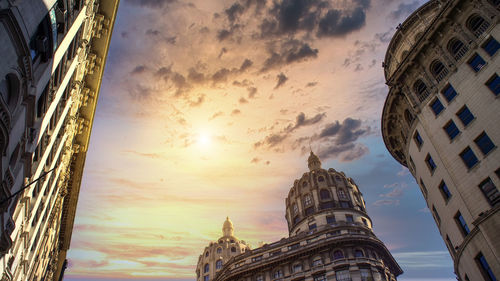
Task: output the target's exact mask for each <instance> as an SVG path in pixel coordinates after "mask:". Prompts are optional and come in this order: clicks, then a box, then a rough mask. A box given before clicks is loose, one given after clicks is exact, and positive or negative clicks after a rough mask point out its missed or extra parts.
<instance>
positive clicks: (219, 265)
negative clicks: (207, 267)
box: [215, 260, 222, 269]
mask: <svg viewBox="0 0 500 281" xmlns="http://www.w3.org/2000/svg"><path fill="white" fill-rule="evenodd" d="M221 268H222V260H217V261H216V262H215V269H221Z"/></svg>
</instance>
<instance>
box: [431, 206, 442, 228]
mask: <svg viewBox="0 0 500 281" xmlns="http://www.w3.org/2000/svg"><path fill="white" fill-rule="evenodd" d="M432 214H433V215H434V219H435V220H436V222H437V224H438V225H441V217H439V214H438V211H437V210H436V207H434V205H432Z"/></svg>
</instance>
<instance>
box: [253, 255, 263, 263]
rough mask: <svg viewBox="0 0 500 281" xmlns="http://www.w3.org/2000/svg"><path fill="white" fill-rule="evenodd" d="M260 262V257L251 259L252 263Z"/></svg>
mask: <svg viewBox="0 0 500 281" xmlns="http://www.w3.org/2000/svg"><path fill="white" fill-rule="evenodd" d="M261 260H262V256H256V257H253V258H252V262H257V261H261Z"/></svg>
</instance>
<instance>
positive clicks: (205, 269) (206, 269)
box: [203, 263, 210, 273]
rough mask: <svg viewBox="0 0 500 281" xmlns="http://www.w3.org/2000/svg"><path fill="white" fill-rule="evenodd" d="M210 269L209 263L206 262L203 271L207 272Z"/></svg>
mask: <svg viewBox="0 0 500 281" xmlns="http://www.w3.org/2000/svg"><path fill="white" fill-rule="evenodd" d="M209 271H210V265H209V264H208V263H206V264H205V267H204V269H203V273H207V272H209Z"/></svg>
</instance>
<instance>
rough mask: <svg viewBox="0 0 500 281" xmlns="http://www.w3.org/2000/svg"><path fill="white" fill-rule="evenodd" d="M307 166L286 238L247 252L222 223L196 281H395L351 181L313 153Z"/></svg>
mask: <svg viewBox="0 0 500 281" xmlns="http://www.w3.org/2000/svg"><path fill="white" fill-rule="evenodd" d="M308 166H309V170H310V171H309V172H306V173H304V174H303V175H302V177H301V178H299V179H296V180H295V181H294V183H293V186H292V188H291V189H290V192H289V193H288V196H287V198H286V200H285V204H286V214H285V217H286V220H287V222H288V230H289V237H288V238H282V239H281V240H279V241H277V242H274V243H271V244H265V245H263V246H262V247H259V248H256V249H250V248H249V247H248V246H247V245H245V244H244V243H242V242H241V241H240V240H238V239H236V238H235V237H234V236H233V235H232V225H231V224H230V223H228V221H226V222H225V223H224V227H223V232H224V235H223V237H221V238H220V239H219V240H218V241H216V242H212V243H210V245H209V246H208V247H206V248H205V251H204V252H203V253H202V255H201V256H200V258H199V260H198V267H197V269H196V274H197V281H209V280H214V281H229V280H244V281H269V280H282V281H284V280H314V281H326V280H337V281H382V280H384V281H393V280H396V277H397V276H398V275H400V274H401V273H402V272H403V271H402V270H401V268H400V267H399V265H398V264H397V262H396V261H395V260H394V258H393V257H392V255H391V253H390V252H389V251H388V250H387V248H386V247H385V245H384V243H383V242H382V241H380V240H379V239H378V238H377V237H376V236H375V234H374V233H373V230H372V221H371V219H370V217H369V216H368V214H367V212H366V209H365V202H364V200H363V197H362V194H361V191H360V190H359V188H358V186H357V185H356V183H355V182H354V181H353V179H351V178H348V177H346V175H345V174H344V173H343V172H337V171H336V170H334V169H328V170H325V169H322V168H321V162H320V160H319V158H318V157H317V156H316V155H314V154H313V153H312V152H311V155H310V156H309V159H308ZM229 230H231V231H229ZM233 253H236V254H235V255H234V254H233Z"/></svg>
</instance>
